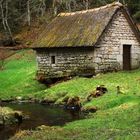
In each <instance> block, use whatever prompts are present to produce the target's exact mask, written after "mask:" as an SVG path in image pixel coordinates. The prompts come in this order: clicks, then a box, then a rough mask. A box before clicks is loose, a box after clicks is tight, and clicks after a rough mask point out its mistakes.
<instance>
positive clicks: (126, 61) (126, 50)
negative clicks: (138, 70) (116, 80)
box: [123, 45, 131, 70]
mask: <svg viewBox="0 0 140 140" xmlns="http://www.w3.org/2000/svg"><path fill="white" fill-rule="evenodd" d="M123 70H131V45H123Z"/></svg>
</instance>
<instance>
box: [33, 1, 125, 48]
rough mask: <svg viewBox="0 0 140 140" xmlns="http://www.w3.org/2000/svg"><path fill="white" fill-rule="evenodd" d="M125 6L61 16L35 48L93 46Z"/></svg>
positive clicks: (109, 6) (49, 27)
mask: <svg viewBox="0 0 140 140" xmlns="http://www.w3.org/2000/svg"><path fill="white" fill-rule="evenodd" d="M122 6H123V5H122V4H120V3H112V4H108V5H106V6H102V7H100V8H95V9H90V10H85V11H77V12H72V13H61V14H59V15H58V16H57V17H56V18H55V19H54V20H53V21H52V22H51V23H50V24H49V25H48V26H47V27H46V29H44V31H43V33H42V34H41V35H40V36H39V37H38V39H37V40H36V42H35V43H34V45H33V48H42V47H46V48H50V47H75V46H76V47H79V46H93V45H95V43H96V42H97V41H98V39H99V37H100V36H101V34H102V33H103V31H104V29H105V28H106V26H107V25H108V24H109V22H110V20H111V19H112V17H113V15H114V14H115V12H116V11H117V10H118V9H120V8H121V7H122Z"/></svg>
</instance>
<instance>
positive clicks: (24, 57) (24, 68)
mask: <svg viewBox="0 0 140 140" xmlns="http://www.w3.org/2000/svg"><path fill="white" fill-rule="evenodd" d="M35 71H36V64H35V55H34V53H33V52H32V51H30V50H25V51H20V52H19V53H17V54H16V55H14V56H12V57H10V58H9V59H8V60H6V65H5V70H3V71H0V98H4V99H8V98H10V97H11V96H13V97H16V96H21V97H26V96H35V97H36V98H47V99H55V100H56V102H55V103H56V104H58V103H62V100H63V98H65V97H66V96H68V97H73V96H79V97H80V100H81V102H82V105H83V107H84V108H88V107H92V106H96V107H97V108H98V111H97V112H96V113H90V114H89V115H88V116H87V118H86V119H84V120H79V121H74V122H71V123H68V124H66V125H65V126H64V127H47V128H45V129H43V130H36V131H22V132H20V133H18V134H17V135H16V136H15V137H14V138H13V139H14V140H16V139H20V140H54V139H56V140H75V139H76V140H96V139H97V140H108V139H112V140H139V139H140V70H134V71H131V72H118V73H108V74H100V75H98V76H96V77H95V78H79V77H75V78H73V79H72V80H69V81H66V82H62V83H57V84H55V85H53V86H51V87H50V88H47V87H45V86H44V85H42V84H39V83H38V82H37V81H36V80H35ZM102 84H103V85H105V86H106V87H107V89H108V93H106V94H105V95H104V96H101V97H99V98H94V99H92V100H91V101H90V102H86V101H85V99H86V97H87V96H88V95H89V94H90V93H91V92H93V91H94V90H95V88H96V87H97V86H98V85H102ZM117 86H120V87H121V90H122V91H123V93H124V94H119V95H117V91H116V87H117Z"/></svg>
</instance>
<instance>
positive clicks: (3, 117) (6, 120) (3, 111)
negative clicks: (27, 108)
mask: <svg viewBox="0 0 140 140" xmlns="http://www.w3.org/2000/svg"><path fill="white" fill-rule="evenodd" d="M18 112H19V111H18ZM19 113H21V112H19ZM16 122H17V120H16V118H15V111H13V110H12V109H10V108H8V107H0V124H1V125H9V124H14V123H16Z"/></svg>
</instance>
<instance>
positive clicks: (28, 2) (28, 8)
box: [27, 0, 31, 27]
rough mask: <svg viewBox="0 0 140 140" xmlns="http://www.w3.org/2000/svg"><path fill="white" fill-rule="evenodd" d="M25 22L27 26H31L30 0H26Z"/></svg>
mask: <svg viewBox="0 0 140 140" xmlns="http://www.w3.org/2000/svg"><path fill="white" fill-rule="evenodd" d="M27 22H28V26H29V27H30V26H31V11H30V0H27Z"/></svg>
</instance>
